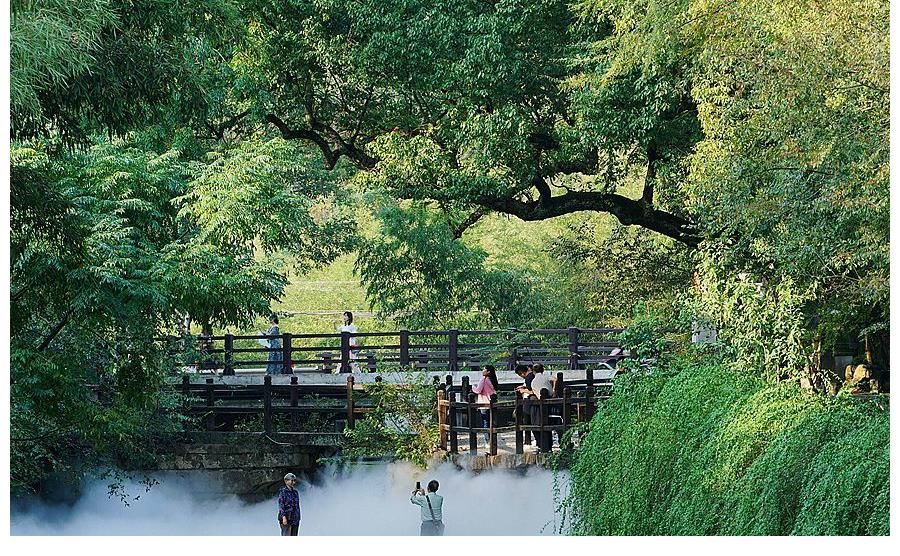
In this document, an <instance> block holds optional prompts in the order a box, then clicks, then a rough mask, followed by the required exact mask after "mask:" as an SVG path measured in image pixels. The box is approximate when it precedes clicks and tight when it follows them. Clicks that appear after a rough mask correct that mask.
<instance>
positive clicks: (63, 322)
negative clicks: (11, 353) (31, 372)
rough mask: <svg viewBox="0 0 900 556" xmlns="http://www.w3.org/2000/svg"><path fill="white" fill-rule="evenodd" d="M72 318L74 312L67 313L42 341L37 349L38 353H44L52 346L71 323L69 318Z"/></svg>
mask: <svg viewBox="0 0 900 556" xmlns="http://www.w3.org/2000/svg"><path fill="white" fill-rule="evenodd" d="M71 316H72V311H71V310H69V311H66V314H65V315H63V318H62V319H61V320H60V321H59V322H58V323H56V325H55V326H54V327H53V328H52V329H51V330H50V332H48V333H47V335H46V336H45V337H44V339H43V340H42V341H41V343H40V345H39V346H38V347H37V351H44V350H45V349H47V347H49V346H50V342H52V341H53V339H54V338H56V336H58V335H59V333H60V332H61V331H62V329H63V328H64V327H65V326H66V324H68V323H69V317H71Z"/></svg>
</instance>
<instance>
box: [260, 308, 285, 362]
mask: <svg viewBox="0 0 900 556" xmlns="http://www.w3.org/2000/svg"><path fill="white" fill-rule="evenodd" d="M269 325H270V326H269V329H268V330H267V331H266V334H265V335H266V336H268V338H266V339H265V340H260V341H259V343H260V344H261V345H263V346H264V347H267V348H269V357H268V363H267V364H266V374H267V375H277V374H281V372H282V367H283V366H284V356H283V355H282V352H281V331H280V330H278V315H276V314H275V313H272V314H271V315H270V316H269Z"/></svg>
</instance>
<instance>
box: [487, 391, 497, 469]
mask: <svg viewBox="0 0 900 556" xmlns="http://www.w3.org/2000/svg"><path fill="white" fill-rule="evenodd" d="M492 398H493V397H492ZM488 419H489V420H488V426H489V430H488V434H490V441H489V442H490V443H489V445H488V453H489V454H490V455H492V456H496V455H497V431H495V430H494V400H493V399H491V405H490V406H489V409H488Z"/></svg>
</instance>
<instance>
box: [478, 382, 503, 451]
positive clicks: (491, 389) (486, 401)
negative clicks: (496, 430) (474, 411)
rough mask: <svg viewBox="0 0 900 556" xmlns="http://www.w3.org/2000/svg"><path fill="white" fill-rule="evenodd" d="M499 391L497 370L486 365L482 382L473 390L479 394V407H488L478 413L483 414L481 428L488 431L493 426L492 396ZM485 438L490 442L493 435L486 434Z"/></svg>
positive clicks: (481, 408) (480, 408) (482, 408)
mask: <svg viewBox="0 0 900 556" xmlns="http://www.w3.org/2000/svg"><path fill="white" fill-rule="evenodd" d="M499 389H500V381H499V380H497V370H496V369H495V368H494V366H493V365H485V366H484V370H483V371H481V380H479V381H478V384H476V385H475V386H474V387H473V388H472V392H473V393H474V394H478V405H479V406H487V407H479V408H478V411H480V412H481V428H484V429H486V428H489V427H490V426H491V414H490V412H491V410H490V403H491V396H493V395H495V394H496V393H497V390H499ZM484 437H485V442H490V440H491V434H490V433H489V432H486V433H484Z"/></svg>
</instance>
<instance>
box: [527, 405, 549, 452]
mask: <svg viewBox="0 0 900 556" xmlns="http://www.w3.org/2000/svg"><path fill="white" fill-rule="evenodd" d="M537 404H538V427H540V428H538V433H537V445H538V450H540V451H541V452H543V451H544V449H545V447H546V444H547V434H546V433H547V432H548V431H545V430H544V423H545V422H546V421H547V415H546V414H547V410H546V406H545V405H544V397H543V396H541V397H540V398H538V400H537ZM533 424H534V423H532V425H533ZM550 442H551V443H552V442H553V438H552V437H551V438H550Z"/></svg>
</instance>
